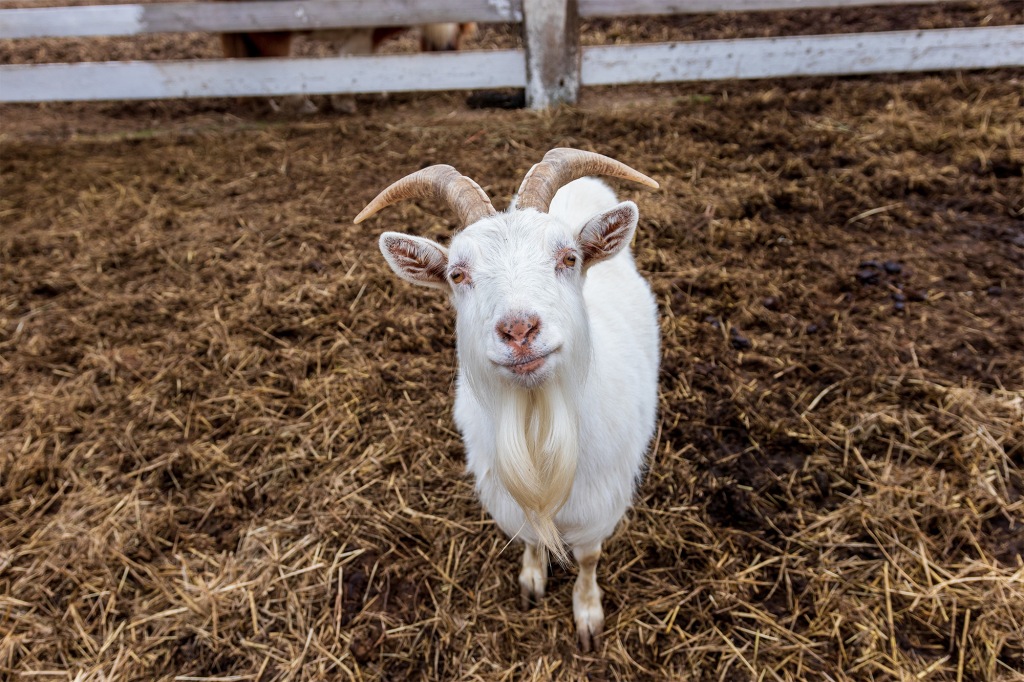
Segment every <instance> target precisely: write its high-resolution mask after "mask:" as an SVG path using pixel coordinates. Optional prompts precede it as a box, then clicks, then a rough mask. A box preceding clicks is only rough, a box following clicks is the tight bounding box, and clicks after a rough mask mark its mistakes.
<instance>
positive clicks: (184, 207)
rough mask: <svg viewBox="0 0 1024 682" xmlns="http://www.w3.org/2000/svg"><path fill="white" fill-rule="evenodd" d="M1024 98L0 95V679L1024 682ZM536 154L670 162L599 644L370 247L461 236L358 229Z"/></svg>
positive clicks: (892, 90) (810, 87)
mask: <svg viewBox="0 0 1024 682" xmlns="http://www.w3.org/2000/svg"><path fill="white" fill-rule="evenodd" d="M907 11H909V10H907ZM913 11H914V12H924V11H925V10H913ZM929 11H931V12H933V13H934V12H937V14H933V15H928V16H941V17H942V21H943V22H945V25H979V24H980V23H981V22H982V21H983V20H984V18H985V17H986V16H987V17H992V16H999V17H1002V18H1003V19H1002V21H1003V23H1007V22H1009V23H1024V17H1021V16H1020V14H1021V10H1020V9H1018V8H1017V6H1016V5H1015V3H984V4H979V5H966V6H959V5H957V6H952V7H950V8H946V9H945V10H942V11H940V10H934V9H932V10H929ZM943 12H945V13H943ZM1014 12H1016V14H1015V13H1014ZM876 14H877V13H876V12H875V11H874V10H872V13H870V14H865V15H860V16H861V18H862V19H863V20H864V21H867V19H865V17H875V16H876ZM800 16H803V15H800ZM815 16H816V17H817V18H816V19H815V18H813V17H811V18H809V19H806V20H801V21H803V22H804V24H808V23H809V24H814V22H815V21H817V22H819V23H826V24H829V23H830V22H831V23H835V22H836V20H835V16H836V15H835V13H824V14H818V15H815ZM843 16H844V17H845V16H846V15H843ZM880 16H884V17H888V19H887V21H889V25H892V24H894V23H895V22H898V21H902V20H903V19H901V17H904V16H906V15H905V14H902V13H898V12H893V11H890V13H889V14H888V15H886V14H884V13H883V14H882V15H880ZM854 18H856V17H854ZM918 18H921V17H920V16H918ZM700 21H709V20H707V19H701V20H700ZM736 21H738V19H737V20H736ZM792 21H794V22H797V23H800V21H798V20H797V19H792ZM935 21H939V20H938V19H935ZM673 22H676V20H672V21H667V22H663V23H657V22H648V23H646V24H644V25H643V29H642V30H643V31H646V32H647V33H643V34H642V37H648V34H651V35H652V36H660V35H663V34H664V35H669V34H672V35H675V34H674V33H673V31H679V30H682V29H681V28H680V27H685V26H686V25H685V24H682V23H678V22H676V23H673ZM838 23H839V24H842V25H841V26H840V25H838V24H837V25H836V26H835V28H836V30H846V28H848V27H849V26H853V25H852V24H849V22H846V21H843V22H838ZM940 23H941V22H940ZM616 26H617V24H613V23H610V22H609V23H607V24H598V23H595V24H594V25H593V26H592V29H593V31H594V33H593V35H594V36H596V37H593V38H592V40H594V41H598V40H601V41H604V40H606V39H610V38H608V36H609V34H610V33H613V32H615V31H617V30H619V29H617V28H616ZM730 26H731V28H730ZM870 26H872V27H874V26H878V24H874V23H871V24H870ZM717 27H718V28H716V29H715V30H717V31H719V32H720V33H721V32H723V31H730V30H731V31H734V32H737V33H742V32H743V30H745V29H744V27H743V26H739V25H736V24H733V25H730V24H728V22H727V21H725V20H721V21H720V23H719V24H717ZM853 27H854V28H856V26H853ZM631 30H636V31H640V30H641V29H631ZM487 31H491V33H487ZM503 31H505V29H504V28H501V27H499V28H498V29H486V30H485V32H484V33H483V37H482V38H481V40H491V41H493V42H494V43H495V44H497V43H500V42H501V40H502V39H503V38H502V36H504V35H508V34H507V33H503ZM720 33H719V34H720ZM716 35H717V34H716ZM99 44H100V45H102V44H105V43H99ZM108 46H109V44H108ZM7 49H8V52H7V53H5V54H4V59H5V60H7V61H18V60H21V59H29V58H30V55H28V54H26V53H20V52H16V49H22V48H12V47H10V45H8V46H7ZM23 49H24V50H26V51H32V50H40V49H43V47H41V46H40V45H39V44H36V43H31V44H28V45H27V46H26V47H24V48H23ZM97 49H98V48H97ZM86 56H87V55H86ZM77 58H83V57H82V56H79V57H77ZM1022 99H1024V73H1022V72H1020V71H1019V70H1017V71H1011V70H1003V71H993V72H988V73H944V74H924V75H914V76H885V77H877V78H839V79H803V80H790V81H758V82H750V83H737V82H729V83H707V84H691V85H678V86H664V87H641V86H638V87H630V88H614V89H602V90H590V91H588V92H587V93H586V94H585V96H584V98H583V101H582V102H581V103H580V105H579V106H576V107H564V108H561V109H558V110H556V111H552V112H546V113H535V112H529V111H496V110H472V109H469V108H467V106H466V105H465V95H464V94H448V95H429V96H426V95H393V96H391V97H389V98H386V99H382V98H379V97H361V98H359V105H360V107H359V111H358V113H357V114H355V115H351V116H341V115H337V114H331V113H326V112H324V113H320V114H316V115H313V116H308V117H299V116H297V115H290V114H287V113H284V114H281V113H279V114H272V113H269V112H268V111H267V109H266V107H265V104H264V103H262V102H257V101H241V102H239V101H219V100H218V101H209V102H171V103H135V104H124V103H116V104H91V105H85V104H74V105H50V106H35V105H33V106H6V107H3V108H0V135H2V137H0V168H2V175H0V219H2V231H0V671H3V672H4V673H5V674H21V675H23V677H22V678H21V679H37V678H38V676H40V675H43V676H45V677H42V678H41V679H51V678H52V679H69V680H72V679H74V680H150V679H154V680H155V679H161V680H171V679H176V678H177V679H182V680H188V679H218V680H286V679H295V680H302V679H310V680H313V679H317V680H320V679H390V680H404V679H425V680H426V679H430V680H434V679H466V680H469V679H488V680H491V679H493V680H498V679H537V680H543V679H553V678H556V679H594V680H600V679H630V680H634V679H698V680H748V679H758V680H761V679H764V680H770V679H783V680H818V679H833V680H866V679H877V680H888V679H931V680H1015V679H1021V678H1022V676H1024V178H1022V169H1024V142H1022V141H1024V108H1022V104H1024V102H1022ZM554 146H574V147H580V148H585V149H592V150H595V151H600V152H602V153H605V154H609V155H611V156H614V157H616V158H619V159H621V160H623V161H625V162H626V163H628V164H630V165H632V166H634V167H635V168H637V169H639V170H641V171H643V172H645V173H648V174H650V175H652V176H653V177H655V178H656V179H657V180H658V181H659V182H660V183H661V189H660V190H657V191H648V190H644V189H638V188H637V187H635V186H629V185H627V184H626V183H615V186H616V188H617V189H618V190H619V191H620V194H621V195H622V196H624V197H628V198H631V199H633V200H635V201H636V202H637V203H638V204H639V206H640V210H641V225H640V229H639V234H638V237H637V239H636V243H635V247H634V248H635V252H636V255H637V261H638V264H639V266H640V268H641V270H642V271H643V272H644V273H645V275H646V276H647V278H648V279H649V281H650V282H651V285H652V287H653V289H654V291H655V293H656V295H657V298H658V302H659V306H660V315H661V325H662V333H663V358H662V371H661V385H660V387H661V398H660V408H661V412H660V419H659V427H658V434H657V437H656V440H655V443H654V444H653V446H652V451H651V454H650V465H649V471H648V474H647V476H646V478H645V481H644V483H643V485H642V487H641V488H640V490H639V494H638V497H637V502H636V506H635V508H634V509H633V510H632V511H631V512H630V513H629V514H628V516H627V518H626V520H625V521H624V522H623V524H622V525H621V527H620V529H619V531H618V532H617V533H616V535H615V536H614V537H613V538H612V539H611V540H610V541H609V542H608V543H607V547H606V549H607V551H606V554H605V556H604V558H603V561H602V565H601V568H600V572H599V582H600V584H601V586H602V587H603V589H604V590H605V609H606V613H607V633H606V637H605V639H604V642H603V644H602V647H601V648H600V649H599V650H598V651H597V652H596V653H594V654H592V655H583V654H581V653H580V652H579V651H578V649H577V647H576V644H575V641H574V636H573V628H572V618H571V591H572V579H573V572H572V571H566V570H562V569H559V568H555V569H554V570H553V574H552V578H551V581H550V583H549V595H548V597H547V598H546V600H545V601H544V603H543V604H541V605H540V606H539V607H538V608H535V609H533V610H531V611H526V612H524V611H521V610H519V608H518V587H517V585H516V582H515V576H516V573H517V570H518V568H517V565H518V561H519V552H518V549H517V548H516V547H515V546H507V545H506V540H505V538H504V537H503V536H502V535H501V534H500V532H499V531H498V530H497V528H496V527H495V526H494V524H493V523H492V522H491V521H490V520H489V519H488V517H487V516H486V514H484V513H483V511H482V510H481V508H480V506H479V504H478V503H477V502H476V501H475V499H474V496H473V491H472V483H471V481H470V480H469V479H468V478H467V477H466V476H465V475H464V472H463V467H464V465H463V451H462V446H461V444H460V441H459V438H458V434H457V433H455V432H454V430H453V428H454V427H453V425H452V420H451V394H452V382H453V376H454V367H455V361H456V360H455V353H454V349H453V345H454V344H453V339H454V325H453V317H452V314H451V312H450V310H449V308H448V306H447V303H446V301H445V300H444V297H443V296H442V295H441V294H439V293H431V292H428V291H424V290H420V289H417V288H414V287H412V286H410V285H406V284H404V283H402V282H400V281H398V280H397V279H396V278H395V277H394V276H393V275H392V274H391V273H390V271H389V270H388V269H387V267H386V265H385V264H384V262H383V259H382V258H381V257H380V254H379V252H378V251H377V248H376V244H375V242H376V237H377V235H378V234H379V233H380V232H381V231H383V230H385V229H402V230H407V231H411V232H414V233H417V234H422V235H425V236H431V237H435V238H440V239H443V238H444V237H445V236H446V235H447V234H449V233H450V230H451V229H452V227H453V225H452V223H451V220H452V217H451V216H450V215H448V214H446V213H445V212H444V211H443V210H442V209H441V207H439V206H436V205H431V204H429V203H424V204H416V203H407V204H404V205H400V206H395V207H394V208H391V209H388V211H387V212H385V213H383V214H382V215H381V217H380V218H376V219H373V220H372V221H370V222H369V223H366V224H363V225H360V226H355V225H352V224H351V219H352V217H353V216H354V215H355V214H356V213H357V212H358V211H359V209H361V208H362V207H363V206H364V205H365V203H366V202H368V201H369V200H370V199H371V198H372V197H373V196H374V195H375V194H376V192H377V191H378V190H379V189H381V188H383V187H384V186H386V185H387V184H388V183H389V182H391V181H393V180H394V179H396V178H398V177H401V176H402V175H404V174H406V173H408V172H410V171H413V170H416V169H418V168H420V167H421V166H424V165H427V164H430V163H450V164H452V165H454V166H456V167H457V168H458V169H459V170H461V171H462V172H463V173H466V174H467V175H469V176H471V177H473V178H475V179H477V180H478V181H479V182H480V183H481V184H482V185H483V186H484V187H485V189H486V190H487V191H488V192H489V194H490V195H491V196H492V197H493V198H494V201H495V204H496V205H497V206H498V207H499V208H501V207H503V206H504V204H505V202H507V200H508V197H509V196H510V195H511V193H512V192H513V191H514V190H515V188H516V187H517V186H518V183H519V181H520V179H521V178H522V176H523V174H524V173H525V172H526V171H527V170H528V169H529V167H530V166H531V165H532V164H533V163H534V162H536V161H537V160H538V159H540V157H541V156H542V155H543V153H544V152H545V151H546V150H547V149H549V148H551V147H554Z"/></svg>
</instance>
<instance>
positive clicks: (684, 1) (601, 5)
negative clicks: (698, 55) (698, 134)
mask: <svg viewBox="0 0 1024 682" xmlns="http://www.w3.org/2000/svg"><path fill="white" fill-rule="evenodd" d="M961 1H962V0H629V1H628V2H626V1H624V0H579V3H580V16H581V17H585V18H589V17H621V16H633V15H636V16H644V15H658V14H708V13H713V12H769V11H777V10H798V9H827V8H839V7H864V6H869V5H934V4H938V3H941V2H961Z"/></svg>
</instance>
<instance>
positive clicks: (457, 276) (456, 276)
mask: <svg viewBox="0 0 1024 682" xmlns="http://www.w3.org/2000/svg"><path fill="white" fill-rule="evenodd" d="M449 276H450V277H451V278H452V282H453V283H454V284H461V283H462V282H463V281H464V280H465V279H466V273H464V272H463V271H462V270H455V271H454V272H452V274H451V275H449Z"/></svg>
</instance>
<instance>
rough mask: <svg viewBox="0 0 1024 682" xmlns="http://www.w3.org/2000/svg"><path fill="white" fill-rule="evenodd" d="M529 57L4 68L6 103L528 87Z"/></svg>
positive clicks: (0, 84) (0, 93) (494, 54)
mask: <svg viewBox="0 0 1024 682" xmlns="http://www.w3.org/2000/svg"><path fill="white" fill-rule="evenodd" d="M525 83H526V61H525V59H524V57H523V51H522V50H488V51H486V52H461V53H458V52H447V53H434V54H416V55H389V56H386V57H335V58H331V59H204V60H184V61H160V62H84V63H78V64H24V65H21V64H19V65H12V66H0V102H42V101H48V102H59V101H68V102H70V101H78V100H109V99H117V100H121V99H174V98H179V97H247V96H255V95H268V96H269V95H300V94H306V95H316V94H333V93H367V92H384V91H387V92H414V91H421V90H422V91H431V90H433V91H436V90H471V89H477V88H521V87H524V85H525Z"/></svg>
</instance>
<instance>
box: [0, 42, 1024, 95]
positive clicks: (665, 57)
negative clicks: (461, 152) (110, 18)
mask: <svg viewBox="0 0 1024 682" xmlns="http://www.w3.org/2000/svg"><path fill="white" fill-rule="evenodd" d="M1022 66H1024V26H998V27H991V28H960V29H941V30H930V31H897V32H888V33H864V34H847V35H833V36H800V37H790V38H756V39H741V40H715V41H703V42H693V43H658V44H651V45H624V46H608V47H588V48H584V49H583V50H582V69H581V82H582V84H583V85H611V84H618V83H637V82H650V83H659V82H672V81H689V80H714V79H729V78H741V79H743V78H775V77H786V76H817V75H855V74H869V73H883V72H900V71H935V70H943V69H984V68H998V67H1022ZM525 86H526V59H525V55H524V53H523V52H522V51H520V50H501V51H487V52H461V53H448V54H419V55H395V56H387V57H339V58H335V59H260V60H243V59H239V60H210V61H203V60H194V61H179V62H112V63H111V62H106V63H104V62H100V63H95V62H94V63H83V64H28V65H5V66H0V102H40V101H71V100H97V99H162V98H176V97H225V96H228V97H230V96H249V95H286V94H301V93H309V94H314V93H358V92H381V91H391V92H401V91H416V90H461V89H471V88H499V87H525Z"/></svg>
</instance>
